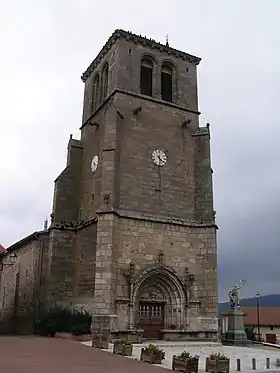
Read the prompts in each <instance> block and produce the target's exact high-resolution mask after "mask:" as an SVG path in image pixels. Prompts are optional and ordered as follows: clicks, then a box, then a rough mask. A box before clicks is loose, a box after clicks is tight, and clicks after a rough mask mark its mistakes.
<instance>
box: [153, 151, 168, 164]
mask: <svg viewBox="0 0 280 373" xmlns="http://www.w3.org/2000/svg"><path fill="white" fill-rule="evenodd" d="M152 160H153V162H154V164H156V165H157V166H159V167H162V166H164V165H165V163H166V161H167V156H166V154H165V153H164V151H163V150H161V149H156V150H154V151H153V153H152Z"/></svg>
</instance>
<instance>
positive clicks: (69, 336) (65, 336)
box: [54, 332, 72, 339]
mask: <svg viewBox="0 0 280 373" xmlns="http://www.w3.org/2000/svg"><path fill="white" fill-rule="evenodd" d="M54 338H61V339H72V333H64V332H56V333H55V334H54Z"/></svg>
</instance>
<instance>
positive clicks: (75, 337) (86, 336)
mask: <svg viewBox="0 0 280 373" xmlns="http://www.w3.org/2000/svg"><path fill="white" fill-rule="evenodd" d="M54 338H61V339H72V340H73V341H80V342H85V341H90V340H91V335H90V334H80V335H75V334H72V333H64V332H56V333H55V335H54Z"/></svg>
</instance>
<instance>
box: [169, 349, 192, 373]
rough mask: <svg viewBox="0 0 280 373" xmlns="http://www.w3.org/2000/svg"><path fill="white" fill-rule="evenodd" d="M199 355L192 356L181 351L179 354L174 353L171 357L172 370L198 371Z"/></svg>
mask: <svg viewBox="0 0 280 373" xmlns="http://www.w3.org/2000/svg"><path fill="white" fill-rule="evenodd" d="M198 362H199V356H198V355H194V356H192V355H191V354H190V353H189V352H187V351H183V352H182V353H181V355H178V356H176V355H174V356H173V359H172V370H179V371H180V372H186V373H188V372H192V373H197V372H198Z"/></svg>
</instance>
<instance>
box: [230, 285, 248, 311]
mask: <svg viewBox="0 0 280 373" xmlns="http://www.w3.org/2000/svg"><path fill="white" fill-rule="evenodd" d="M245 283H246V280H240V283H239V285H234V286H233V288H232V289H231V290H230V292H229V293H228V295H229V299H230V306H231V308H233V309H235V308H240V304H239V299H240V298H239V290H240V289H241V288H242V287H243V286H244V285H245Z"/></svg>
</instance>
